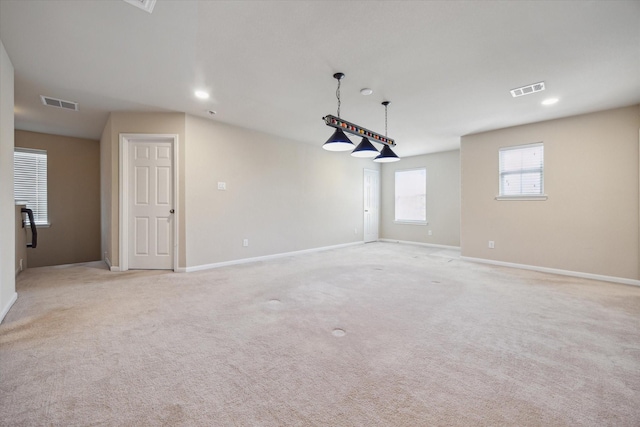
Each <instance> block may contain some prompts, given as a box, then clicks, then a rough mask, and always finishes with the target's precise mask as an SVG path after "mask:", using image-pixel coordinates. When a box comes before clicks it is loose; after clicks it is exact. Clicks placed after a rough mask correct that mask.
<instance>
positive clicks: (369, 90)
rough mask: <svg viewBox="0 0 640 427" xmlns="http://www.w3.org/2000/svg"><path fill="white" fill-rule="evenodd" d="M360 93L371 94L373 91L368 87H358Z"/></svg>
mask: <svg viewBox="0 0 640 427" xmlns="http://www.w3.org/2000/svg"><path fill="white" fill-rule="evenodd" d="M360 93H361V94H362V95H365V96H367V95H371V94H372V93H373V89H369V88H368V87H365V88H364V89H360Z"/></svg>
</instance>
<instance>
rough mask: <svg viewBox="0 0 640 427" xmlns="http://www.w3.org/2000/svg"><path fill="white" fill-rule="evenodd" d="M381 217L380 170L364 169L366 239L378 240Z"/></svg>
mask: <svg viewBox="0 0 640 427" xmlns="http://www.w3.org/2000/svg"><path fill="white" fill-rule="evenodd" d="M379 217H380V172H378V171H376V170H371V169H365V170H364V241H365V242H375V241H376V240H378V221H379Z"/></svg>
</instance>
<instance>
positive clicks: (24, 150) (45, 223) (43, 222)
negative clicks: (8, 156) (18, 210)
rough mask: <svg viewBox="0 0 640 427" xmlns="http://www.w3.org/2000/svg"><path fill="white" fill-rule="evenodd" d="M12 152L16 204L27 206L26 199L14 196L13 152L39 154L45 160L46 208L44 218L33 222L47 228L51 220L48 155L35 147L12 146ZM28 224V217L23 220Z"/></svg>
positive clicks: (45, 151) (14, 183) (35, 211)
mask: <svg viewBox="0 0 640 427" xmlns="http://www.w3.org/2000/svg"><path fill="white" fill-rule="evenodd" d="M13 153H14V159H13V162H14V163H13V165H14V170H13V179H14V182H13V189H14V190H13V191H14V199H15V202H16V204H17V203H19V204H21V205H25V206H27V207H29V206H28V203H27V201H25V200H24V198H23V197H19V198H16V196H15V188H16V168H15V161H16V160H15V154H16V153H24V154H33V155H40V156H44V158H45V161H46V175H45V185H46V187H47V189H46V192H45V198H46V199H45V204H46V209H45V212H44V214H45V216H46V217H45V219H44V220H40V219H36V221H35V223H36V226H37V227H40V228H48V227H50V226H51V222H50V217H49V187H48V185H49V182H48V181H49V155H48V152H47V150H42V149H36V148H27V147H14V148H13ZM34 213H35V214H38V212H37V210H34ZM28 224H29V219H28V218H27V219H26V220H25V225H28Z"/></svg>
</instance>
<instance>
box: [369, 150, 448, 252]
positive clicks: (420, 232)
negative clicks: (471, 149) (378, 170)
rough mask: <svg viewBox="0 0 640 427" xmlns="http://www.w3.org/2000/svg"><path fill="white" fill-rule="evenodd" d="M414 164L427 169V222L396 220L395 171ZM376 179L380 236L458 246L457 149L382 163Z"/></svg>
mask: <svg viewBox="0 0 640 427" xmlns="http://www.w3.org/2000/svg"><path fill="white" fill-rule="evenodd" d="M416 168H426V170H427V221H428V225H412V224H396V223H395V222H394V218H395V195H394V192H395V172H396V171H397V170H403V169H416ZM380 181H381V190H382V193H381V194H382V196H381V199H382V210H381V227H380V237H381V238H383V239H391V240H405V241H411V242H419V243H429V244H436V245H445V246H460V151H458V150H455V151H445V152H442V153H435V154H426V155H422V156H414V157H405V158H403V159H402V160H401V161H399V162H395V163H385V164H383V165H382V174H381V179H380ZM429 230H431V232H432V235H431V236H429V233H428V232H429Z"/></svg>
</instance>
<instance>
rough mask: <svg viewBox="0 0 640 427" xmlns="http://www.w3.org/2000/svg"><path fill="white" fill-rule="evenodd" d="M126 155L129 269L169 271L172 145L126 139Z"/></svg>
mask: <svg viewBox="0 0 640 427" xmlns="http://www.w3.org/2000/svg"><path fill="white" fill-rule="evenodd" d="M128 145H129V150H128V151H129V152H128V156H129V157H128V165H129V166H128V182H129V185H128V187H129V188H128V209H127V211H128V236H126V238H128V254H129V256H128V262H129V268H133V269H152V270H166V269H173V146H172V142H169V141H166V140H164V141H163V140H153V139H149V140H146V139H143V140H130V141H129V144H128Z"/></svg>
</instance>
